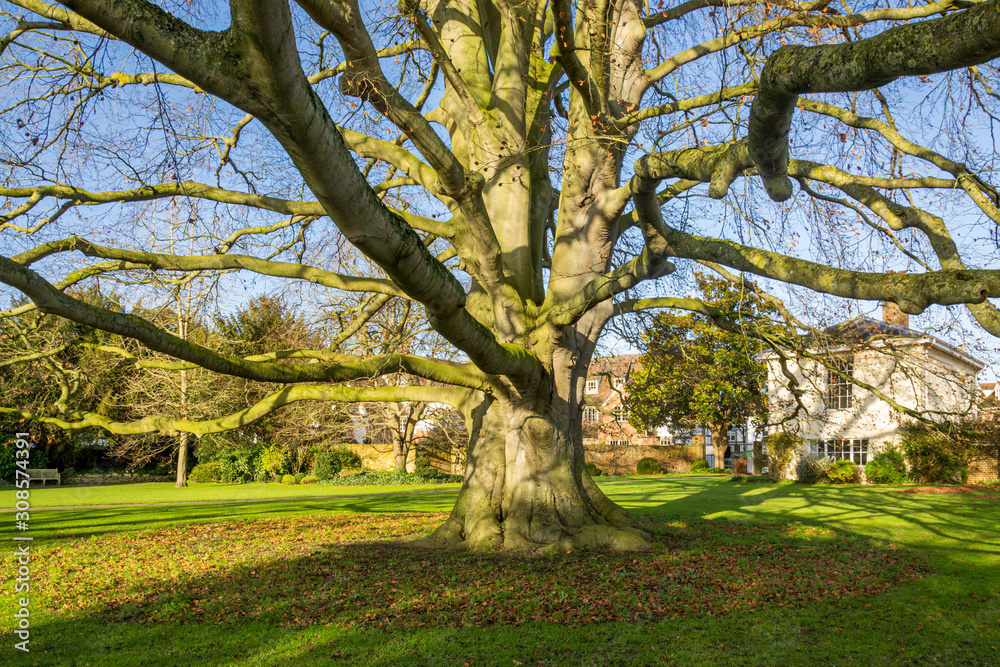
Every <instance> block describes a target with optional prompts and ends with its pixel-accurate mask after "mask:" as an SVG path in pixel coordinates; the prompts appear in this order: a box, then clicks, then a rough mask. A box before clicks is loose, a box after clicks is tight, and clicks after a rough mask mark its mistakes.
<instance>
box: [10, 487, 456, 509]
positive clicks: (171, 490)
mask: <svg viewBox="0 0 1000 667" xmlns="http://www.w3.org/2000/svg"><path fill="white" fill-rule="evenodd" d="M460 486H461V484H422V485H415V486H377V487H376V486H326V485H323V484H294V485H293V484H277V483H271V484H191V485H190V486H187V487H184V488H183V489H178V488H176V487H175V486H174V483H173V482H151V483H147V484H101V485H97V486H42V487H37V488H36V487H32V489H31V505H32V506H33V507H58V506H65V505H118V504H130V505H131V504H141V503H177V502H188V503H190V502H200V501H206V500H215V501H218V500H264V499H269V498H302V497H308V496H354V495H363V494H369V493H411V492H413V491H425V490H432V489H437V490H441V489H458V488H459V487H460ZM13 506H14V487H12V486H3V487H0V509H3V508H8V507H13Z"/></svg>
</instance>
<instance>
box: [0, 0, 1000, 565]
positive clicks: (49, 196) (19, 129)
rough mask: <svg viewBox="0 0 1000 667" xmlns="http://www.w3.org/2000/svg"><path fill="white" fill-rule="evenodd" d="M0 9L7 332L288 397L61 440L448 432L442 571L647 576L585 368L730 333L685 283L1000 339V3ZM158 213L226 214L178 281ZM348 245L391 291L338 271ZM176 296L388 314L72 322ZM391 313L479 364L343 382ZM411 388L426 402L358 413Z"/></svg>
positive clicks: (197, 241) (114, 317)
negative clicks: (684, 324) (238, 289)
mask: <svg viewBox="0 0 1000 667" xmlns="http://www.w3.org/2000/svg"><path fill="white" fill-rule="evenodd" d="M3 7H4V8H5V14H4V19H3V26H4V30H5V31H6V36H5V37H3V39H2V40H0V49H2V57H3V63H2V68H3V69H2V71H3V74H2V77H3V78H2V80H0V84H2V85H3V96H2V99H4V100H5V101H4V103H3V109H2V111H0V113H2V115H3V119H2V124H0V127H2V129H0V132H2V133H3V139H2V141H3V156H2V160H3V168H4V172H5V173H4V185H3V186H0V196H3V197H5V198H6V200H5V203H6V207H5V209H4V211H3V213H2V214H0V228H2V230H3V234H4V236H3V239H4V240H3V247H4V249H5V251H4V254H5V255H6V257H0V281H2V282H4V283H6V284H7V285H9V286H12V287H13V288H15V289H16V290H19V291H20V292H22V293H23V294H24V295H27V296H28V297H29V298H30V299H31V300H32V302H33V306H18V307H15V308H14V310H17V309H19V308H21V309H23V308H25V307H36V308H38V309H40V310H41V311H43V312H45V313H50V314H54V315H58V316H61V317H65V318H69V319H71V320H75V321H77V322H79V323H82V324H86V325H89V326H93V327H96V328H100V329H104V330H106V331H109V332H111V333H114V334H118V335H122V336H127V337H130V338H133V339H135V340H137V341H139V342H140V343H142V344H143V345H146V346H148V347H149V348H151V349H153V350H155V351H158V352H161V353H165V354H168V355H171V356H173V357H175V358H176V359H177V362H176V365H175V368H177V369H181V368H190V367H192V366H190V365H197V366H200V367H202V368H205V369H208V370H211V371H213V372H216V373H222V374H228V375H235V376H240V377H243V378H247V379H250V380H255V381H260V382H269V383H274V384H275V385H276V386H277V387H280V388H279V389H277V390H276V391H275V392H274V393H273V394H271V395H270V396H268V397H266V398H264V399H262V400H261V401H259V402H257V403H255V404H254V405H250V406H248V407H247V408H246V409H245V410H243V411H241V412H238V413H235V414H230V415H220V416H219V417H218V418H217V419H211V420H200V421H199V420H191V419H182V418H177V417H174V416H169V415H156V414H152V415H149V416H147V417H146V418H144V419H142V420H137V421H130V422H115V421H114V420H111V419H108V418H106V417H103V416H101V415H96V414H89V413H88V414H80V413H74V414H72V415H61V416H55V417H52V416H46V417H45V418H46V419H48V420H50V421H52V422H58V423H59V424H60V425H62V426H64V427H67V428H79V427H82V426H87V425H92V424H99V425H101V426H102V427H104V428H106V429H108V430H110V431H113V432H120V433H137V432H149V431H160V432H164V433H174V432H189V433H193V434H195V435H202V434H205V433H209V432H217V431H219V430H223V429H227V428H233V427H234V426H238V425H239V424H243V423H246V422H247V421H250V420H252V419H255V418H258V417H260V416H262V415H263V414H266V413H267V412H269V411H272V410H275V409H280V408H281V407H282V406H284V405H288V404H289V403H292V402H297V401H303V400H315V401H330V400H336V401H371V400H377V401H382V400H386V401H425V402H434V403H447V404H451V405H453V406H456V407H457V408H460V409H461V410H463V411H464V412H465V414H466V415H467V418H468V434H469V443H468V457H467V467H466V475H465V483H464V485H463V488H462V491H461V493H460V495H459V498H458V500H457V502H456V505H455V507H454V509H453V511H452V513H451V516H450V517H449V518H448V519H447V520H446V522H445V523H444V524H443V525H442V526H441V527H440V528H439V529H438V530H437V531H436V532H435V533H434V535H433V536H431V538H429V540H428V543H429V544H433V545H438V546H442V547H452V548H479V547H493V546H499V545H503V546H505V547H513V548H536V547H540V546H549V547H551V548H555V549H569V548H573V547H577V546H587V545H590V546H599V547H610V548H617V549H632V548H634V549H639V548H643V547H645V546H647V538H648V535H647V534H646V533H645V532H644V528H643V526H642V525H641V522H640V521H639V520H638V519H636V518H635V517H633V516H631V515H630V514H628V513H627V512H625V511H624V510H623V509H622V508H620V507H619V506H617V505H616V504H615V503H613V502H611V501H610V500H609V499H608V498H607V497H606V496H605V495H604V494H603V493H602V492H601V490H600V489H599V488H597V486H596V485H595V484H594V483H593V482H592V480H591V479H590V478H589V477H588V475H587V474H586V471H585V468H584V457H583V451H582V443H581V410H582V406H583V392H584V383H585V381H586V376H587V367H588V364H589V362H590V361H591V358H592V357H593V355H594V351H595V347H596V345H597V343H598V340H599V338H600V336H601V334H602V332H603V331H604V330H605V328H606V327H607V325H608V324H609V322H610V321H612V319H613V318H616V317H627V316H628V314H629V313H633V312H635V311H638V310H642V309H647V308H655V307H664V306H679V307H685V308H688V309H692V310H695V311H698V312H705V313H707V314H709V315H710V316H712V317H713V318H714V319H715V321H716V322H717V323H718V324H720V325H721V326H724V327H725V326H734V325H733V323H732V322H728V321H727V319H726V318H725V317H724V315H722V314H720V313H719V312H718V311H716V310H713V309H712V308H711V307H710V306H707V305H705V304H703V303H700V302H697V301H695V300H684V299H674V298H671V297H670V296H664V295H663V294H662V293H660V292H659V291H658V290H659V288H658V287H657V284H658V283H657V282H656V281H657V279H660V278H663V277H664V276H667V275H668V274H670V273H672V272H674V271H675V270H676V269H677V268H678V267H683V266H685V265H686V264H687V263H688V261H696V262H703V263H706V264H707V265H709V266H712V267H716V268H718V269H719V270H720V271H726V270H729V269H731V270H734V271H735V272H737V273H738V272H748V273H751V274H755V275H757V276H759V277H761V279H768V280H772V281H779V282H784V283H789V284H793V285H798V286H802V287H804V288H807V289H809V290H815V291H818V292H822V293H825V294H828V295H833V296H837V297H847V298H852V299H873V300H882V299H889V300H893V301H895V302H897V303H898V304H899V306H900V307H901V308H902V309H903V310H904V311H907V312H910V313H919V312H921V311H922V310H924V309H925V308H927V307H928V306H929V305H931V304H944V305H954V304H968V308H969V310H970V311H971V313H972V315H973V316H974V317H975V318H976V320H978V322H979V323H980V324H981V325H982V326H983V327H984V328H985V329H986V330H988V331H989V332H990V333H992V334H994V335H1000V317H998V315H997V311H996V309H995V308H994V306H993V305H992V304H991V303H990V302H989V301H988V300H987V299H988V297H990V296H991V295H1000V270H997V269H996V267H995V256H994V254H993V253H986V254H983V253H980V254H970V253H977V252H979V250H981V249H982V245H980V246H979V249H978V250H977V249H976V248H975V247H972V246H967V245H962V244H961V243H959V242H956V240H955V239H954V238H953V236H952V234H951V231H950V229H949V226H948V224H947V223H946V221H945V219H944V218H945V216H946V213H945V212H946V211H947V217H948V218H949V219H951V217H952V212H953V211H960V212H961V217H960V218H959V220H960V224H962V225H963V226H965V227H966V228H967V227H968V226H970V225H978V226H979V227H978V229H979V230H980V233H978V235H977V234H975V233H974V234H970V235H968V237H967V238H969V239H972V238H977V237H978V238H984V239H985V238H995V237H996V228H995V226H993V225H994V223H995V222H996V221H1000V211H998V210H997V208H996V204H997V201H998V196H997V192H996V190H995V189H994V187H993V186H992V185H991V184H990V183H989V180H988V176H989V171H990V169H991V168H992V167H993V156H994V152H993V150H992V147H991V145H990V144H989V142H990V136H991V135H990V132H989V131H988V130H989V129H990V128H992V123H993V119H994V118H996V117H997V111H998V109H997V106H998V105H997V93H996V92H995V86H996V82H997V77H996V72H995V71H994V70H993V68H991V67H989V66H983V64H984V63H987V62H988V61H989V60H991V59H992V58H995V57H996V56H997V55H998V54H1000V0H988V1H986V2H976V1H975V0H939V1H938V2H932V3H930V4H926V5H917V6H909V5H906V4H905V3H901V4H900V6H898V7H897V6H881V5H878V4H876V3H871V2H865V1H864V0H859V1H858V2H856V3H855V2H852V1H851V0H847V1H846V2H845V3H842V5H838V6H837V7H834V6H833V5H832V4H831V3H829V2H828V1H827V0H818V1H817V2H799V1H796V0H780V1H778V2H763V1H760V0H690V1H688V2H683V3H671V4H669V5H668V6H667V7H663V6H662V3H660V4H657V5H656V7H655V8H654V7H652V6H651V4H650V3H646V2H643V1H642V0H615V1H614V2H608V1H604V0H586V1H584V2H581V3H570V2H567V1H566V0H551V1H550V2H536V1H533V0H436V1H435V0H427V1H422V2H421V1H415V0H403V1H402V2H400V3H399V6H398V8H396V7H391V6H384V5H381V4H377V3H373V4H370V5H366V6H365V7H362V6H361V5H360V4H359V2H358V1H357V0H339V1H336V0H298V2H297V3H296V4H290V3H289V2H288V0H231V2H230V3H229V4H228V5H226V6H224V5H222V4H217V3H211V2H201V1H199V0H195V1H194V2H182V1H181V0H163V1H162V2H159V3H156V4H154V3H151V2H147V1H146V0H114V1H111V0H64V2H62V3H61V5H54V4H53V5H50V4H46V3H45V2H43V0H6V2H5V3H4V5H3ZM653 9H655V12H653V11H651V10H653ZM941 72H951V73H950V74H947V75H944V76H943V77H939V78H933V77H932V75H934V74H935V73H941ZM900 77H904V78H903V79H900ZM897 79H899V81H897ZM925 81H927V82H929V83H927V84H925V83H924V82H925ZM334 82H336V84H337V85H333V84H334ZM893 82H896V83H893ZM924 85H928V86H933V92H931V93H924V92H923V91H924V90H931V89H930V88H925V89H922V88H921V86H924ZM879 87H886V88H885V92H881V91H875V89H877V88H879ZM851 91H875V92H862V93H852V92H851ZM824 93H830V94H824ZM949 93H951V95H949ZM806 94H809V95H811V96H810V97H801V96H802V95H806ZM914 109H916V110H915V111H914ZM796 110H798V113H796ZM793 119H794V121H795V122H793ZM792 139H794V148H795V150H794V157H795V159H791V156H790V151H789V143H790V141H791V140H792ZM921 142H923V143H921ZM976 142H979V144H980V145H974V144H976ZM793 181H797V182H798V184H799V192H800V194H798V195H797V196H796V198H795V199H791V197H792V195H793V194H795V191H794V189H793V185H792V183H793ZM764 192H766V195H767V197H768V198H769V199H770V200H771V201H767V200H766V199H763V198H762V196H761V193H764ZM705 194H707V195H708V196H709V198H710V199H705V198H704V197H703V195H705ZM169 199H180V200H184V201H191V200H201V201H203V203H204V206H202V208H201V210H202V211H206V210H208V208H209V207H210V205H214V206H215V208H214V214H213V215H212V216H211V218H209V216H207V215H203V216H201V218H199V219H198V220H194V219H192V221H191V225H190V229H189V232H188V239H186V240H185V242H186V243H190V244H192V245H190V246H188V247H192V248H193V251H192V252H190V253H186V254H183V255H180V254H173V253H164V252H150V251H148V248H147V247H145V246H144V244H143V241H142V239H141V238H140V237H137V236H135V235H134V234H133V233H132V230H133V229H134V225H133V222H134V221H135V220H137V219H139V218H142V217H148V216H155V215H156V213H157V210H159V209H158V208H157V207H158V206H160V207H162V205H163V204H162V202H164V201H166V200H169ZM713 200H719V201H718V202H715V201H713ZM116 202H117V204H115V205H114V206H112V205H111V204H114V203H116ZM771 202H774V203H771ZM664 211H666V212H667V214H666V215H664ZM346 243H349V244H352V245H353V246H354V248H356V249H357V250H358V251H360V253H361V255H362V256H363V258H365V260H366V261H367V262H369V263H370V266H368V267H362V268H363V269H364V270H361V271H359V272H358V273H352V272H351V271H349V269H351V268H352V262H354V261H355V260H354V259H352V260H351V262H341V261H338V260H337V259H336V258H337V256H338V255H337V251H338V250H341V249H342V248H343V246H344V244H346ZM796 243H798V244H799V245H798V246H796ZM803 247H808V248H810V249H811V250H812V251H813V252H814V253H815V256H816V257H818V258H819V260H818V261H814V260H812V259H806V258H803V257H802V256H801V253H800V249H801V248H803ZM872 253H874V254H872ZM80 255H82V256H84V257H86V258H92V259H91V260H90V261H88V262H86V263H84V264H83V265H81V264H80V263H79V257H80ZM357 261H360V260H357ZM74 262H75V263H74ZM901 263H902V264H901ZM373 267H374V269H373ZM726 267H728V269H727V268H726ZM886 268H894V269H898V268H907V269H909V272H908V273H886V272H885V269H886ZM155 271H179V272H213V273H227V272H235V271H241V272H249V273H253V274H256V275H258V276H264V277H267V278H266V280H268V281H277V280H284V281H298V282H300V283H302V285H303V287H302V289H304V290H305V289H307V288H308V289H316V290H323V289H329V290H345V291H352V292H359V293H361V292H363V293H367V294H368V296H367V297H366V299H365V301H364V306H363V307H362V308H360V309H358V310H357V311H356V312H355V313H353V317H352V318H350V319H346V320H345V326H344V327H343V328H342V329H341V330H339V331H336V332H334V333H335V334H336V335H333V336H331V337H330V341H331V342H330V344H329V346H328V347H326V348H325V349H310V350H282V349H276V350H272V351H269V352H267V353H263V354H254V355H250V356H246V357H241V356H239V355H236V354H232V353H228V352H226V351H224V350H217V349H209V348H208V347H205V346H200V345H198V344H196V343H195V342H193V341H190V340H182V339H180V338H178V337H177V336H175V335H173V334H171V333H170V332H169V331H166V330H164V329H163V328H160V327H157V326H155V325H154V324H152V323H150V322H148V321H144V320H143V319H141V318H139V317H136V316H134V315H130V314H121V313H113V312H109V311H108V310H105V309H102V308H100V307H98V306H95V305H93V304H88V303H85V302H83V301H81V300H79V299H75V298H73V297H72V296H71V295H69V294H67V293H66V292H65V290H66V288H67V287H68V286H70V285H72V284H76V283H78V282H80V281H84V280H92V279H93V277H94V276H95V275H102V274H109V273H118V272H128V275H130V276H134V278H133V279H134V280H136V281H141V280H142V276H143V275H144V272H155ZM378 272H381V273H378ZM661 282H662V281H661ZM648 285H652V287H651V288H649V289H645V287H644V286H648ZM644 289H645V291H644ZM664 289H665V288H664ZM397 299H398V300H408V301H411V302H414V303H416V304H420V305H421V306H422V308H423V311H424V313H425V315H426V318H427V320H428V322H429V323H430V325H431V326H432V327H433V328H434V329H435V330H436V331H437V332H438V333H439V334H440V335H441V336H442V337H443V338H444V339H446V340H447V341H449V342H450V343H451V345H453V346H454V348H455V349H456V350H457V351H458V354H460V355H461V356H460V357H459V359H460V361H459V362H454V361H448V360H441V359H437V358H432V357H429V356H427V355H425V354H422V351H421V350H420V349H414V350H412V351H411V352H408V353H390V354H378V355H372V356H363V355H356V354H352V353H349V352H343V351H341V349H342V348H340V347H339V343H340V342H341V341H342V340H343V339H345V338H347V337H349V336H350V335H351V334H352V333H356V332H358V331H360V330H362V329H363V328H364V326H365V321H366V318H368V317H371V316H372V314H373V313H374V312H377V311H378V310H379V309H380V308H382V307H383V306H384V305H385V304H386V303H387V302H389V301H391V300H397ZM8 312H10V311H8ZM287 359H292V360H295V361H294V362H293V363H277V362H279V361H282V360H287ZM397 372H406V373H409V374H411V375H413V376H415V377H418V378H422V379H424V380H427V382H426V383H410V384H408V385H407V386H400V387H395V386H382V387H376V386H372V383H370V382H355V381H357V380H368V379H370V378H372V377H375V376H380V375H384V374H389V373H397ZM6 409H7V410H8V411H10V410H14V411H19V414H22V415H24V416H28V417H33V416H35V415H33V414H30V413H29V414H25V412H26V411H24V410H23V409H20V408H19V407H18V406H8V407H7V408H6Z"/></svg>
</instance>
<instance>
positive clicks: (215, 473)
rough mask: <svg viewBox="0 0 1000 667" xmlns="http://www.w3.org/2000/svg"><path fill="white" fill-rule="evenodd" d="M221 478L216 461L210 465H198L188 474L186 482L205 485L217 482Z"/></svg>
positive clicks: (219, 468)
mask: <svg viewBox="0 0 1000 667" xmlns="http://www.w3.org/2000/svg"><path fill="white" fill-rule="evenodd" d="M221 477H222V470H221V466H220V465H219V462H218V461H212V462H210V463H199V464H198V465H196V466H195V467H194V468H191V472H189V473H188V481H189V482H194V483H195V484H207V483H209V482H218V481H219V480H220V479H221Z"/></svg>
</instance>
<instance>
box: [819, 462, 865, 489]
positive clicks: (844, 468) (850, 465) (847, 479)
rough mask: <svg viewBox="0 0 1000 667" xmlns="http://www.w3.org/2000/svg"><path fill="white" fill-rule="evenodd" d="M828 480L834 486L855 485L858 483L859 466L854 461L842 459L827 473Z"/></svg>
mask: <svg viewBox="0 0 1000 667" xmlns="http://www.w3.org/2000/svg"><path fill="white" fill-rule="evenodd" d="M826 478H827V479H829V480H830V481H831V482H833V483H834V484H853V483H855V482H857V481H858V466H857V465H855V464H854V461H848V460H847V459H841V460H840V461H837V462H836V463H834V464H833V465H832V466H830V469H829V470H827V471H826Z"/></svg>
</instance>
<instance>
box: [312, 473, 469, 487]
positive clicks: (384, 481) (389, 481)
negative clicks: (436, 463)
mask: <svg viewBox="0 0 1000 667" xmlns="http://www.w3.org/2000/svg"><path fill="white" fill-rule="evenodd" d="M461 481H462V476H461V475H450V474H448V473H445V472H439V471H438V472H435V473H434V474H433V475H429V476H426V477H424V476H421V475H417V474H415V473H410V472H363V473H360V474H357V475H348V476H347V477H332V478H330V479H327V480H322V481H321V482H320V484H323V485H326V486H407V485H413V484H457V483H460V482H461Z"/></svg>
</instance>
